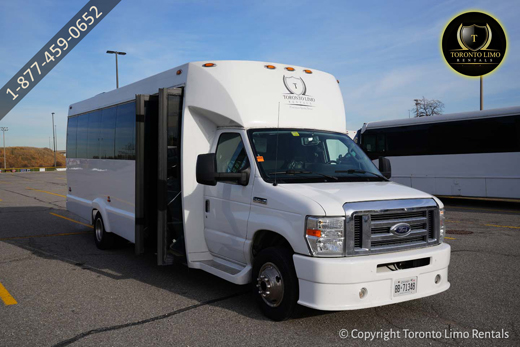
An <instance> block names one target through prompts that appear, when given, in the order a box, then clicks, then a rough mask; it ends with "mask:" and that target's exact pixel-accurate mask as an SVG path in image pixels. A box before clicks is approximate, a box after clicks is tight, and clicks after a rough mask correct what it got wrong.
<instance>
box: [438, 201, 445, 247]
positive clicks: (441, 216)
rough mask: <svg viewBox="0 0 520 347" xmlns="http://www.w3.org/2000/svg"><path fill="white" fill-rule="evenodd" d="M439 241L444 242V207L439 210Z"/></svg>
mask: <svg viewBox="0 0 520 347" xmlns="http://www.w3.org/2000/svg"><path fill="white" fill-rule="evenodd" d="M439 226H440V228H439V243H441V242H444V236H445V235H446V224H445V223H444V209H443V208H441V209H440V210H439Z"/></svg>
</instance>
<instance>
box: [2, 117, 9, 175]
mask: <svg viewBox="0 0 520 347" xmlns="http://www.w3.org/2000/svg"><path fill="white" fill-rule="evenodd" d="M0 130H2V132H3V135H4V169H5V170H7V160H6V159H5V132H6V131H8V130H9V128H8V127H0Z"/></svg>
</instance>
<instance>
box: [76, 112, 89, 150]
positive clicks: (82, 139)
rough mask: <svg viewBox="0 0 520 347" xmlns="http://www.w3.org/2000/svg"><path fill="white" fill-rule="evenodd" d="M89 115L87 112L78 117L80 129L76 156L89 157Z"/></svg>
mask: <svg viewBox="0 0 520 347" xmlns="http://www.w3.org/2000/svg"><path fill="white" fill-rule="evenodd" d="M88 116H89V114H88V113H87V114H82V115H81V116H79V117H78V130H77V134H76V144H77V145H76V158H82V159H86V158H87V144H88Z"/></svg>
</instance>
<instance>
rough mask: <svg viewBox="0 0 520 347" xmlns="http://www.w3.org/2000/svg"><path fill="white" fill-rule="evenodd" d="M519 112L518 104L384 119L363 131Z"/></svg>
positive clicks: (364, 128)
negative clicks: (436, 114) (435, 114)
mask: <svg viewBox="0 0 520 347" xmlns="http://www.w3.org/2000/svg"><path fill="white" fill-rule="evenodd" d="M518 114H520V106H514V107H504V108H494V109H489V110H482V111H471V112H459V113H450V114H443V115H438V116H430V117H419V118H404V119H394V120H384V121H379V122H370V123H365V124H364V125H363V132H364V131H365V130H366V129H380V128H393V127H401V126H407V125H419V124H431V123H442V122H453V121H458V120H464V119H479V118H490V117H499V116H512V115H518Z"/></svg>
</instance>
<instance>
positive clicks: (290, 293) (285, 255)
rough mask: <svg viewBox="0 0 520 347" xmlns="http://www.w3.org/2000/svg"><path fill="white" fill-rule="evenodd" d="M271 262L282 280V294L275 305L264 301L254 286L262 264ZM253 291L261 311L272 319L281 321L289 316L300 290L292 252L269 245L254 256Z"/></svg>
mask: <svg viewBox="0 0 520 347" xmlns="http://www.w3.org/2000/svg"><path fill="white" fill-rule="evenodd" d="M267 262H271V263H273V264H275V265H276V267H277V268H278V270H279V271H280V273H281V275H282V278H283V281H284V295H283V299H282V302H281V304H280V305H279V306H277V307H271V306H269V305H268V304H266V303H265V301H264V300H263V299H262V296H261V295H260V294H258V288H257V287H256V284H257V278H258V273H259V272H260V269H261V268H262V266H263V265H264V264H265V263H267ZM252 282H253V293H254V295H255V299H256V302H257V304H258V305H259V307H260V310H261V311H262V313H263V314H264V315H265V316H266V317H267V318H269V319H272V320H274V321H283V320H285V319H287V318H289V317H290V316H291V314H292V313H293V311H294V309H295V307H296V304H297V302H298V299H299V296H300V291H299V284H298V277H297V276H296V270H295V269H294V262H293V253H292V252H291V251H290V250H288V249H285V248H276V247H270V248H266V249H264V250H262V251H261V252H260V254H258V256H257V257H256V258H255V260H254V265H253V281H252Z"/></svg>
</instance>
